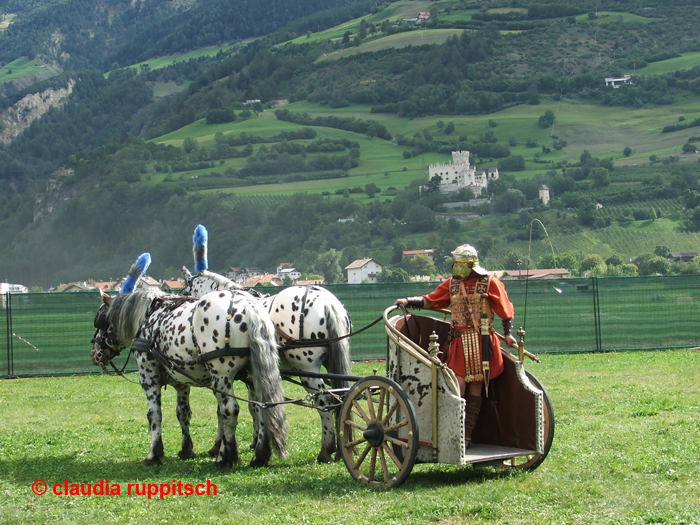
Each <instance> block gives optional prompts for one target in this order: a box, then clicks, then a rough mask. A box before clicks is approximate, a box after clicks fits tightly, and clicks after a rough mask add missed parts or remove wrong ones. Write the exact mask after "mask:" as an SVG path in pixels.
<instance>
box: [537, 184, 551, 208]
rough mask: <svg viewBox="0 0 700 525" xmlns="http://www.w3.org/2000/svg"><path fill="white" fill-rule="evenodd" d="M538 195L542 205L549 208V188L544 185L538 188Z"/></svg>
mask: <svg viewBox="0 0 700 525" xmlns="http://www.w3.org/2000/svg"><path fill="white" fill-rule="evenodd" d="M539 194H540V200H541V201H542V204H544V205H545V206H549V187H548V186H547V185H546V184H543V185H542V186H540V189H539Z"/></svg>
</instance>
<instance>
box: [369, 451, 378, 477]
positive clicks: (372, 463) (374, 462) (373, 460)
mask: <svg viewBox="0 0 700 525" xmlns="http://www.w3.org/2000/svg"><path fill="white" fill-rule="evenodd" d="M376 468H377V449H376V448H374V447H372V458H371V459H370V462H369V475H368V476H367V477H368V478H369V480H370V482H372V481H374V471H375V469H376Z"/></svg>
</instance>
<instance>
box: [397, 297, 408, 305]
mask: <svg viewBox="0 0 700 525" xmlns="http://www.w3.org/2000/svg"><path fill="white" fill-rule="evenodd" d="M394 304H395V305H396V306H403V307H404V308H406V307H407V306H408V298H406V297H404V298H403V299H396V302H395V303H394Z"/></svg>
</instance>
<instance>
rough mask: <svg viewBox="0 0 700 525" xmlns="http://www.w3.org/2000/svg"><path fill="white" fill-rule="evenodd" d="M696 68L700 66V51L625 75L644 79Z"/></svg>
mask: <svg viewBox="0 0 700 525" xmlns="http://www.w3.org/2000/svg"><path fill="white" fill-rule="evenodd" d="M695 66H700V51H695V52H693V53H683V54H682V55H681V56H679V57H677V58H669V59H668V60H661V61H659V62H652V63H651V64H649V65H648V66H647V67H645V68H642V69H638V70H636V71H625V73H635V74H637V75H639V76H640V77H644V76H652V75H663V74H665V73H672V72H673V71H678V70H679V69H692V68H693V67H695Z"/></svg>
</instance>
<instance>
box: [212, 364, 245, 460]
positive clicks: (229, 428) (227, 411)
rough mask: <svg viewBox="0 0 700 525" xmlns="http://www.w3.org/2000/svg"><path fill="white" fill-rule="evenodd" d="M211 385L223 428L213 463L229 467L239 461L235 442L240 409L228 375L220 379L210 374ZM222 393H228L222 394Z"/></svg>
mask: <svg viewBox="0 0 700 525" xmlns="http://www.w3.org/2000/svg"><path fill="white" fill-rule="evenodd" d="M212 387H213V388H214V390H215V391H216V392H217V393H216V399H217V400H218V401H219V414H220V419H221V425H222V428H223V435H222V439H221V448H220V449H219V454H218V456H217V457H216V460H215V461H214V465H216V466H217V467H231V466H233V464H234V463H240V461H241V460H240V459H239V457H238V443H237V442H236V426H238V413H239V411H240V409H239V407H238V402H237V401H236V398H235V397H233V385H232V383H231V381H230V380H229V379H228V377H224V380H223V381H220V380H219V378H218V377H217V376H216V375H213V374H212ZM219 392H223V393H219ZM224 393H225V394H230V395H224Z"/></svg>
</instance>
